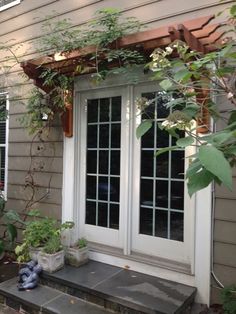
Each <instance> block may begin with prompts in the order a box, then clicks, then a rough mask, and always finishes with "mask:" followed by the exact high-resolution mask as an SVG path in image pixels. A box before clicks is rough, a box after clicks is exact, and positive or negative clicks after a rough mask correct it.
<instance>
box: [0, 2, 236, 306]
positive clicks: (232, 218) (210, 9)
mask: <svg viewBox="0 0 236 314" xmlns="http://www.w3.org/2000/svg"><path fill="white" fill-rule="evenodd" d="M227 2H233V1H226V3H227ZM68 4H69V5H68ZM225 5H227V4H225ZM222 6H223V5H222V4H219V1H218V0H198V1H196V0H189V1H186V0H178V1H173V0H159V1H158V0H129V1H127V0H119V1H115V0H80V1H77V0H70V1H68V0H41V1H37V0H22V2H21V3H20V4H19V5H17V6H15V7H12V8H10V9H8V10H5V11H2V12H0V42H3V43H6V42H7V41H9V40H12V39H13V40H14V44H15V47H18V50H17V52H16V53H17V55H20V60H21V61H22V60H25V59H31V58H34V57H36V56H37V49H36V47H35V45H34V43H35V41H36V40H37V38H39V37H40V33H41V28H40V27H41V24H42V23H43V22H44V21H45V18H46V16H47V15H48V14H51V13H53V11H54V12H55V11H56V12H57V15H58V18H59V19H62V18H70V19H71V21H72V23H74V24H75V25H83V24H84V23H86V22H87V21H89V20H90V19H91V18H92V17H93V14H94V12H95V11H96V10H98V9H101V8H104V7H116V8H119V9H121V10H122V11H123V14H124V16H135V17H137V18H138V19H139V20H140V21H141V22H142V23H143V24H144V25H145V26H147V27H148V28H154V27H158V26H163V25H166V24H171V23H174V22H181V21H185V20H188V19H193V18H196V17H201V16H205V15H210V14H214V13H215V12H218V11H220V10H221V9H222ZM2 60H3V55H2V54H1V53H0V62H1V61H2ZM21 74H22V71H21V69H20V67H19V65H16V66H14V67H13V68H12V70H11V71H10V75H9V76H8V77H7V78H6V77H5V76H0V84H1V85H2V86H4V88H3V89H4V90H7V91H8V92H9V94H10V130H9V173H8V182H9V184H8V203H7V208H8V209H15V210H19V211H22V209H24V207H25V204H26V201H27V200H28V199H29V198H30V197H31V191H30V188H29V187H25V177H26V176H27V171H28V169H29V165H30V163H31V162H32V163H33V168H35V182H36V184H37V185H38V186H37V191H36V194H37V197H40V196H43V195H45V193H46V192H48V191H49V194H48V195H47V197H46V198H45V199H44V200H43V201H42V202H40V203H36V204H34V207H36V208H39V209H40V210H41V212H42V214H47V215H50V216H52V217H55V218H57V219H60V217H61V188H62V168H63V163H62V154H63V134H62V131H61V128H60V122H59V121H57V122H56V123H55V125H54V126H53V127H52V129H51V132H50V135H49V136H48V137H47V136H46V135H45V136H44V143H42V142H41V141H40V140H39V139H34V143H33V145H31V142H32V139H33V136H32V135H28V133H27V130H26V129H24V128H23V127H22V125H21V124H20V122H19V118H20V117H22V115H23V114H24V112H25V111H26V108H25V104H26V103H27V99H28V97H29V91H30V89H31V88H32V82H31V81H28V80H26V79H25V78H24V77H22V76H21ZM1 85H0V86H1ZM30 150H31V157H30ZM40 167H43V169H42V170H41V171H39V168H40ZM235 180H236V179H235ZM235 198H236V197H235V193H229V192H227V191H224V189H218V188H217V189H216V213H215V236H214V237H215V271H216V273H219V276H220V278H221V280H222V281H223V282H224V281H225V282H226V283H229V282H230V280H231V281H232V278H233V276H230V275H229V273H230V272H232V274H233V275H234V278H236V260H235V256H236V237H235V236H234V237H233V235H235V229H236V211H234V207H235V204H236V200H235ZM222 209H223V210H222ZM222 230H224V231H225V232H224V233H223V232H222ZM235 281H236V279H235ZM215 290H216V289H214V290H213V291H215ZM214 295H215V292H214ZM214 300H215V296H214Z"/></svg>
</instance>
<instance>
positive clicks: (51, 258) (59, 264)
mask: <svg viewBox="0 0 236 314" xmlns="http://www.w3.org/2000/svg"><path fill="white" fill-rule="evenodd" d="M64 258H65V253H64V251H59V252H57V253H54V254H47V253H44V252H42V251H41V252H40V253H39V255H38V263H39V265H40V266H42V268H43V270H45V271H48V272H49V273H54V272H56V271H57V270H59V269H61V268H63V266H64Z"/></svg>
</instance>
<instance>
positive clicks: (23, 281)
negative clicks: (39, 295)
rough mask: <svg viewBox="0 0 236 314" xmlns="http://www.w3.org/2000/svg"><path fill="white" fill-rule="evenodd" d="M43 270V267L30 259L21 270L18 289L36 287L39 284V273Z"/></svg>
mask: <svg viewBox="0 0 236 314" xmlns="http://www.w3.org/2000/svg"><path fill="white" fill-rule="evenodd" d="M41 271H42V267H41V266H40V265H38V264H37V263H36V262H35V261H30V262H29V263H27V264H26V267H24V268H22V269H20V271H19V285H18V290H19V291H22V290H28V289H34V288H36V287H37V285H38V281H39V274H40V273H41Z"/></svg>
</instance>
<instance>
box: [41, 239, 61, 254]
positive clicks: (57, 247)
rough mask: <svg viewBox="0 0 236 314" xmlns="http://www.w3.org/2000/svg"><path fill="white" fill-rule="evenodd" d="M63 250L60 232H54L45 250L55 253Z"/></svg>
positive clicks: (48, 252)
mask: <svg viewBox="0 0 236 314" xmlns="http://www.w3.org/2000/svg"><path fill="white" fill-rule="evenodd" d="M61 250H62V245H61V238H60V234H54V235H53V236H52V237H51V238H50V239H49V240H48V241H47V243H46V244H45V246H44V247H43V252H45V253H47V254H55V253H57V252H59V251H61Z"/></svg>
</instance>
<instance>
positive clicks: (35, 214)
mask: <svg viewBox="0 0 236 314" xmlns="http://www.w3.org/2000/svg"><path fill="white" fill-rule="evenodd" d="M28 216H30V217H39V216H40V211H39V210H38V209H31V210H30V211H29V212H28Z"/></svg>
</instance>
